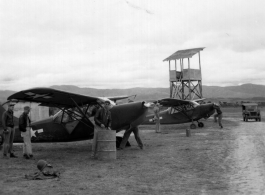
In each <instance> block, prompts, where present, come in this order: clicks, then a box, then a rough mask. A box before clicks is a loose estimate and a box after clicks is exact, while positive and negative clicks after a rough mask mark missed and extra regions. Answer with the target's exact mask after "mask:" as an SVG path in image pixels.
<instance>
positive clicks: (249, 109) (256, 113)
mask: <svg viewBox="0 0 265 195" xmlns="http://www.w3.org/2000/svg"><path fill="white" fill-rule="evenodd" d="M242 115H243V120H244V121H246V122H247V121H248V119H255V120H256V121H261V116H260V110H259V109H258V104H257V103H243V104H242Z"/></svg>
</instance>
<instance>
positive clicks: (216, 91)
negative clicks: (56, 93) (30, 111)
mask: <svg viewBox="0 0 265 195" xmlns="http://www.w3.org/2000/svg"><path fill="white" fill-rule="evenodd" d="M51 88H53V89H58V90H63V91H68V92H72V93H77V94H83V95H89V96H99V97H108V96H118V95H134V94H136V95H137V96H136V99H135V100H149V99H161V98H166V97H169V88H143V87H136V88H130V89H95V88H80V87H77V86H74V85H53V86H51ZM202 89H203V96H204V97H206V98H215V99H216V98H236V99H253V100H265V85H255V84H244V85H239V86H228V87H219V86H203V88H202ZM13 93H15V91H8V90H5V91H1V90H0V101H1V102H4V101H6V98H7V97H8V96H10V95H11V94H13Z"/></svg>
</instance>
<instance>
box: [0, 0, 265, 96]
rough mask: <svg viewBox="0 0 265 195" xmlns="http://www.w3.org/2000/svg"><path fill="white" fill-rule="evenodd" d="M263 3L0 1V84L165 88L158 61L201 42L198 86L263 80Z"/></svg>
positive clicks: (10, 87) (165, 66)
mask: <svg viewBox="0 0 265 195" xmlns="http://www.w3.org/2000/svg"><path fill="white" fill-rule="evenodd" d="M264 7H265V1H262V0H260V1H256V0H252V1H249V0H229V1H228V0H220V1H217V0H214V1H213V0H200V1H198V0H172V1H169V0H167V1H164V0H161V1H160V0H139V1H136V0H134V1H133V0H113V1H111V0H106V1H92V0H90V1H88V0H83V1H82V0H73V1H71V0H61V1H59V0H50V1H49V0H40V1H37V0H31V1H25V0H16V1H13V0H2V1H0V68H1V72H0V90H7V89H8V90H16V91H18V90H23V89H27V88H32V87H49V86H51V85H76V86H79V87H93V88H132V87H169V82H168V80H169V73H168V62H163V60H164V59H165V58H166V57H168V56H170V55H171V54H173V53H174V52H176V51H178V50H183V49H190V48H197V47H205V49H204V50H203V51H202V52H201V66H202V76H203V80H202V83H203V85H218V86H228V85H239V84H244V83H254V84H263V85H265V63H264V61H265V25H264V24H265V11H264ZM191 66H192V67H193V66H194V67H195V68H196V66H198V55H195V56H194V57H192V59H191Z"/></svg>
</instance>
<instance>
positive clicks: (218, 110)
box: [213, 103, 223, 129]
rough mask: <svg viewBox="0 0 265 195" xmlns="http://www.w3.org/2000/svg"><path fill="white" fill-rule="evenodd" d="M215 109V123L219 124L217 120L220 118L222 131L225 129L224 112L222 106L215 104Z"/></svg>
mask: <svg viewBox="0 0 265 195" xmlns="http://www.w3.org/2000/svg"><path fill="white" fill-rule="evenodd" d="M213 108H214V109H215V110H216V114H215V115H214V122H217V119H216V118H217V117H218V123H219V126H220V127H221V129H222V128H223V125H222V118H223V114H222V111H221V109H220V106H219V105H218V104H216V103H214V104H213Z"/></svg>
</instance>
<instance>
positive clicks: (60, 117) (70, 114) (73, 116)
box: [53, 108, 82, 123]
mask: <svg viewBox="0 0 265 195" xmlns="http://www.w3.org/2000/svg"><path fill="white" fill-rule="evenodd" d="M81 116H82V115H81V113H80V112H79V110H78V109H76V108H70V109H68V110H67V111H65V112H63V111H62V110H61V111H59V112H57V113H56V114H55V115H54V116H53V117H54V122H57V123H61V122H62V123H68V122H71V121H75V120H81V118H82V117H81Z"/></svg>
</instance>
